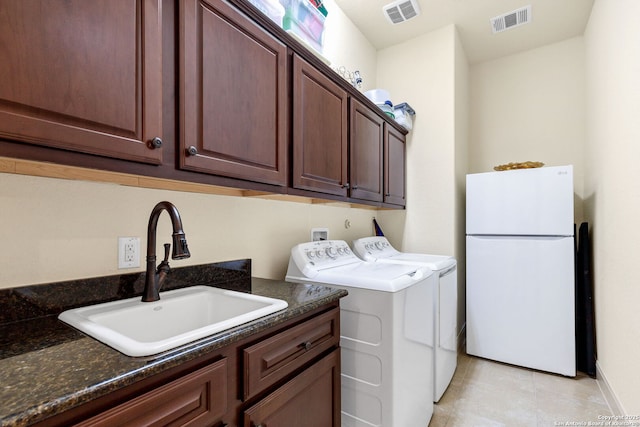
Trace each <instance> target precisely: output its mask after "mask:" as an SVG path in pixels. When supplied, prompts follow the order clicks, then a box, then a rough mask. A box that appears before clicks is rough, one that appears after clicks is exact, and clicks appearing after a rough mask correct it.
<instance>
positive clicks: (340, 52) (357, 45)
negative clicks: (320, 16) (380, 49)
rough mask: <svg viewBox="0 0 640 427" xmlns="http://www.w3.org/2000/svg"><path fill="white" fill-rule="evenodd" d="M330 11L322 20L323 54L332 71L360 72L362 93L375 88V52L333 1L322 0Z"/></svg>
mask: <svg viewBox="0 0 640 427" xmlns="http://www.w3.org/2000/svg"><path fill="white" fill-rule="evenodd" d="M324 4H325V6H326V8H327V10H328V11H329V14H328V15H327V18H326V20H325V32H324V46H323V54H324V56H325V57H326V58H327V59H328V60H329V61H330V62H331V67H336V68H338V67H345V68H346V69H347V70H348V71H351V72H353V71H356V70H358V71H360V75H361V77H362V79H363V82H362V91H367V90H369V89H373V88H375V82H376V74H377V70H376V50H375V48H374V47H373V46H372V45H371V43H369V41H368V40H367V39H366V38H365V37H364V35H362V33H361V32H360V30H358V29H357V28H356V26H355V25H353V23H352V22H351V21H350V20H349V18H347V17H346V15H345V14H344V13H343V12H342V10H341V9H340V8H339V7H338V6H337V5H336V4H335V2H334V1H333V0H324Z"/></svg>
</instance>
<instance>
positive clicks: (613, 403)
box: [596, 361, 625, 415]
mask: <svg viewBox="0 0 640 427" xmlns="http://www.w3.org/2000/svg"><path fill="white" fill-rule="evenodd" d="M596 383H597V384H598V387H600V391H601V392H602V395H603V396H604V398H605V400H606V401H607V405H609V409H610V410H611V413H612V414H613V415H625V411H624V408H623V407H622V403H620V400H618V397H617V396H616V394H615V393H614V391H613V389H612V388H611V385H610V384H609V381H608V380H607V376H606V375H605V374H604V372H603V371H602V369H601V368H600V363H598V361H596Z"/></svg>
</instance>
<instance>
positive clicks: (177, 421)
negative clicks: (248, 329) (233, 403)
mask: <svg viewBox="0 0 640 427" xmlns="http://www.w3.org/2000/svg"><path fill="white" fill-rule="evenodd" d="M227 404H228V397H227V360H226V359H222V360H219V361H217V362H215V363H213V364H211V365H209V366H206V367H204V368H201V369H199V370H197V371H195V372H192V373H190V374H188V375H186V376H184V377H182V378H180V379H177V380H175V381H173V382H170V383H169V384H166V385H164V386H161V387H158V388H157V389H155V390H153V391H150V392H148V393H145V394H143V395H142V396H139V397H136V398H133V399H131V400H130V401H129V402H127V403H124V404H121V405H119V406H116V407H114V408H112V409H109V410H107V411H105V412H103V413H102V414H100V415H97V416H95V417H93V418H89V419H88V420H86V421H83V422H81V423H79V424H76V426H82V427H89V426H92V427H102V426H104V427H111V426H125V425H126V426H131V427H133V426H149V425H157V426H167V425H175V426H179V425H180V426H186V425H188V426H210V425H215V424H214V423H216V422H219V423H221V424H220V425H223V424H222V421H221V419H222V417H223V416H224V414H225V413H226V412H227Z"/></svg>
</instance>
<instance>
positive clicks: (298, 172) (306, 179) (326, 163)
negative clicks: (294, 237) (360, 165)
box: [293, 55, 348, 196]
mask: <svg viewBox="0 0 640 427" xmlns="http://www.w3.org/2000/svg"><path fill="white" fill-rule="evenodd" d="M347 155H348V152H347V92H346V91H344V90H343V89H341V88H340V87H339V86H338V85H337V84H336V83H334V82H332V81H331V80H330V79H329V78H328V77H327V76H325V75H323V74H322V73H321V72H320V71H318V70H317V69H316V68H315V67H313V66H312V65H310V64H309V63H307V62H306V61H304V60H303V59H302V58H300V57H298V56H296V55H294V57H293V186H294V187H295V188H300V189H304V190H312V191H320V192H323V193H328V194H335V195H338V196H346V195H347V188H348V177H347Z"/></svg>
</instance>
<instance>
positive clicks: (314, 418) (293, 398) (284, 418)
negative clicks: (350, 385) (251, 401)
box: [243, 349, 340, 427]
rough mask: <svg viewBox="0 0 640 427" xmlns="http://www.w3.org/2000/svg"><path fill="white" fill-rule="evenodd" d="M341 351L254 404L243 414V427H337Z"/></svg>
mask: <svg viewBox="0 0 640 427" xmlns="http://www.w3.org/2000/svg"><path fill="white" fill-rule="evenodd" d="M339 425H340V350H339V349H335V350H334V351H333V352H332V353H330V354H329V355H327V356H325V357H324V358H323V359H321V360H319V361H318V362H316V363H315V364H314V365H313V366H311V367H310V368H307V369H306V370H305V371H304V372H302V373H301V374H299V375H298V376H296V377H295V378H293V379H292V380H291V381H289V382H287V383H286V384H284V385H283V386H281V387H280V388H278V389H277V390H276V391H274V392H273V393H271V394H269V395H268V396H267V397H265V398H264V399H262V400H261V401H260V402H258V403H256V404H255V405H253V406H252V407H250V408H249V409H247V410H246V411H245V413H244V424H243V426H244V427H292V426H305V427H338V426H339Z"/></svg>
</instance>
